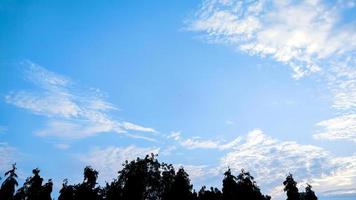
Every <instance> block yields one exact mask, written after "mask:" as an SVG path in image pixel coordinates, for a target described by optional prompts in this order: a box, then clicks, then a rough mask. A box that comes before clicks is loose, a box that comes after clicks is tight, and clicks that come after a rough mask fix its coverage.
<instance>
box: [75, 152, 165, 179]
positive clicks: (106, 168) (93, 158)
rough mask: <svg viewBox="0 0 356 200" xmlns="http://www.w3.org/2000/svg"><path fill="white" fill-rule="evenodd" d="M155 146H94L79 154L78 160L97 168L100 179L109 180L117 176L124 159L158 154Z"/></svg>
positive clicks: (129, 159)
mask: <svg viewBox="0 0 356 200" xmlns="http://www.w3.org/2000/svg"><path fill="white" fill-rule="evenodd" d="M159 151H160V149H159V148H157V147H147V148H144V147H136V146H128V147H113V146H111V147H106V148H95V149H93V150H92V151H91V152H89V153H88V154H86V155H80V160H81V161H82V162H84V163H85V164H87V165H91V166H92V167H94V168H95V169H98V170H99V173H100V176H99V177H100V180H101V181H111V179H112V178H115V177H117V172H118V171H119V170H120V169H122V164H123V163H125V161H126V160H128V161H131V160H134V159H136V158H137V157H141V158H142V157H144V156H146V155H148V154H151V153H153V154H158V153H159Z"/></svg>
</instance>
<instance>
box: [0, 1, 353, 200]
mask: <svg viewBox="0 0 356 200" xmlns="http://www.w3.org/2000/svg"><path fill="white" fill-rule="evenodd" d="M355 13H356V12H355V2H354V1H346V0H345V1H337V2H336V1H318V0H315V1H314V0H313V1H312V0H309V1H277V0H269V1H251V2H248V1H241V2H240V1H233V0H205V1H200V0H192V1H178V0H177V1H173V0H172V1H132V0H131V1H100V2H99V1H14V0H3V1H1V3H0V25H1V26H0V95H1V101H0V111H1V115H0V154H1V156H0V172H1V174H2V173H3V172H4V171H5V170H6V169H8V168H9V167H10V164H11V163H12V162H15V161H16V162H17V163H18V167H19V169H20V175H21V179H22V180H23V179H24V178H25V177H27V176H29V175H30V171H31V169H32V168H34V167H40V168H41V169H42V172H41V173H42V175H43V176H44V177H46V178H53V179H54V181H55V186H56V188H55V190H56V191H55V193H56V192H57V190H58V189H59V188H58V187H60V185H61V182H62V180H63V179H64V178H66V177H69V178H70V179H69V181H70V183H76V182H79V181H81V171H82V169H83V167H84V166H85V165H92V166H93V167H95V168H97V169H98V170H99V171H100V182H101V183H103V182H104V181H105V180H110V178H111V177H113V176H115V175H116V172H117V171H118V170H119V168H120V166H121V163H122V162H123V161H124V160H125V159H133V158H135V157H137V156H143V155H145V154H146V153H149V152H156V153H158V154H159V159H160V160H162V161H164V162H170V163H174V164H175V165H176V166H180V165H183V166H185V168H186V169H187V171H189V173H190V175H191V179H192V181H193V183H194V184H195V185H196V186H197V187H198V186H201V185H202V184H207V185H209V186H210V185H214V186H218V187H220V186H221V182H220V181H221V179H222V174H223V172H224V170H226V169H227V167H228V166H229V167H231V168H232V169H233V170H234V171H235V172H236V173H237V172H238V171H239V170H240V169H241V168H245V169H247V170H249V171H251V172H252V174H253V175H254V176H255V177H256V178H257V182H258V184H259V185H260V186H261V188H262V190H263V191H264V192H266V193H269V194H272V196H273V197H275V198H276V199H278V198H284V194H283V191H282V188H281V184H282V180H283V178H284V177H285V176H286V175H287V174H288V172H292V173H294V174H295V177H296V179H297V181H298V182H300V184H299V185H300V187H301V189H302V188H303V186H305V184H306V182H310V183H311V184H312V185H313V186H314V189H315V190H316V191H317V193H318V194H319V196H321V199H329V198H330V199H352V198H354V197H355V194H356V187H355V185H356V145H355V143H356V69H355V63H356V61H355V49H356V35H355V30H356V26H355V18H356V16H355Z"/></svg>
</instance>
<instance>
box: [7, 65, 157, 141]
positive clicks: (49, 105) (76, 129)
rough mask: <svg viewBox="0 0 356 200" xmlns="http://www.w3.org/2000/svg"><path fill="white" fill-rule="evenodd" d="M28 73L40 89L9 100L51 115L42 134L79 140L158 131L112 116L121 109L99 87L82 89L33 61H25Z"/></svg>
mask: <svg viewBox="0 0 356 200" xmlns="http://www.w3.org/2000/svg"><path fill="white" fill-rule="evenodd" d="M24 72H25V78H26V79H27V80H28V81H30V82H32V83H33V84H34V85H35V86H37V88H36V90H34V91H29V90H24V91H15V92H10V93H9V94H7V95H6V96H5V101H6V102H7V103H9V104H12V105H14V106H16V107H19V108H23V109H26V110H28V111H30V112H32V113H34V114H37V115H42V116H46V117H47V118H48V121H47V123H46V124H45V126H44V128H43V129H41V130H38V131H36V134H37V135H38V136H43V137H44V136H55V137H59V138H67V139H78V138H84V137H89V136H93V135H96V134H98V133H103V132H116V133H127V134H129V133H128V132H129V131H141V132H151V133H153V132H155V130H154V129H153V128H148V127H144V126H141V125H137V124H134V123H131V122H124V121H123V122H121V121H118V120H115V119H114V118H112V117H111V116H110V115H109V112H110V111H113V110H117V108H116V107H115V106H114V105H113V104H111V103H109V102H107V101H105V99H104V97H103V95H102V94H101V93H100V92H98V91H97V90H93V89H91V90H83V89H79V88H78V87H76V85H75V84H74V83H73V81H72V80H70V79H69V78H67V77H65V76H62V75H59V74H56V73H54V72H51V71H49V70H47V69H45V68H44V67H42V66H40V65H37V64H35V63H33V62H30V61H27V62H26V63H25V70H24ZM130 135H132V136H135V134H132V133H130ZM137 137H139V136H137ZM146 137H147V136H145V137H142V138H146Z"/></svg>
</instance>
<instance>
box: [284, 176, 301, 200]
mask: <svg viewBox="0 0 356 200" xmlns="http://www.w3.org/2000/svg"><path fill="white" fill-rule="evenodd" d="M283 185H284V191H285V192H287V200H299V192H298V188H297V182H296V181H294V179H293V175H292V174H289V175H288V176H287V177H286V180H285V181H283Z"/></svg>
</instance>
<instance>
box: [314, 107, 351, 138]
mask: <svg viewBox="0 0 356 200" xmlns="http://www.w3.org/2000/svg"><path fill="white" fill-rule="evenodd" d="M317 125H318V126H320V127H322V128H323V131H321V132H319V133H316V134H315V135H314V137H315V138H316V139H327V140H343V139H347V140H350V141H353V142H356V114H350V115H341V116H338V117H335V118H332V119H329V120H325V121H321V122H319V123H318V124H317Z"/></svg>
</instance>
